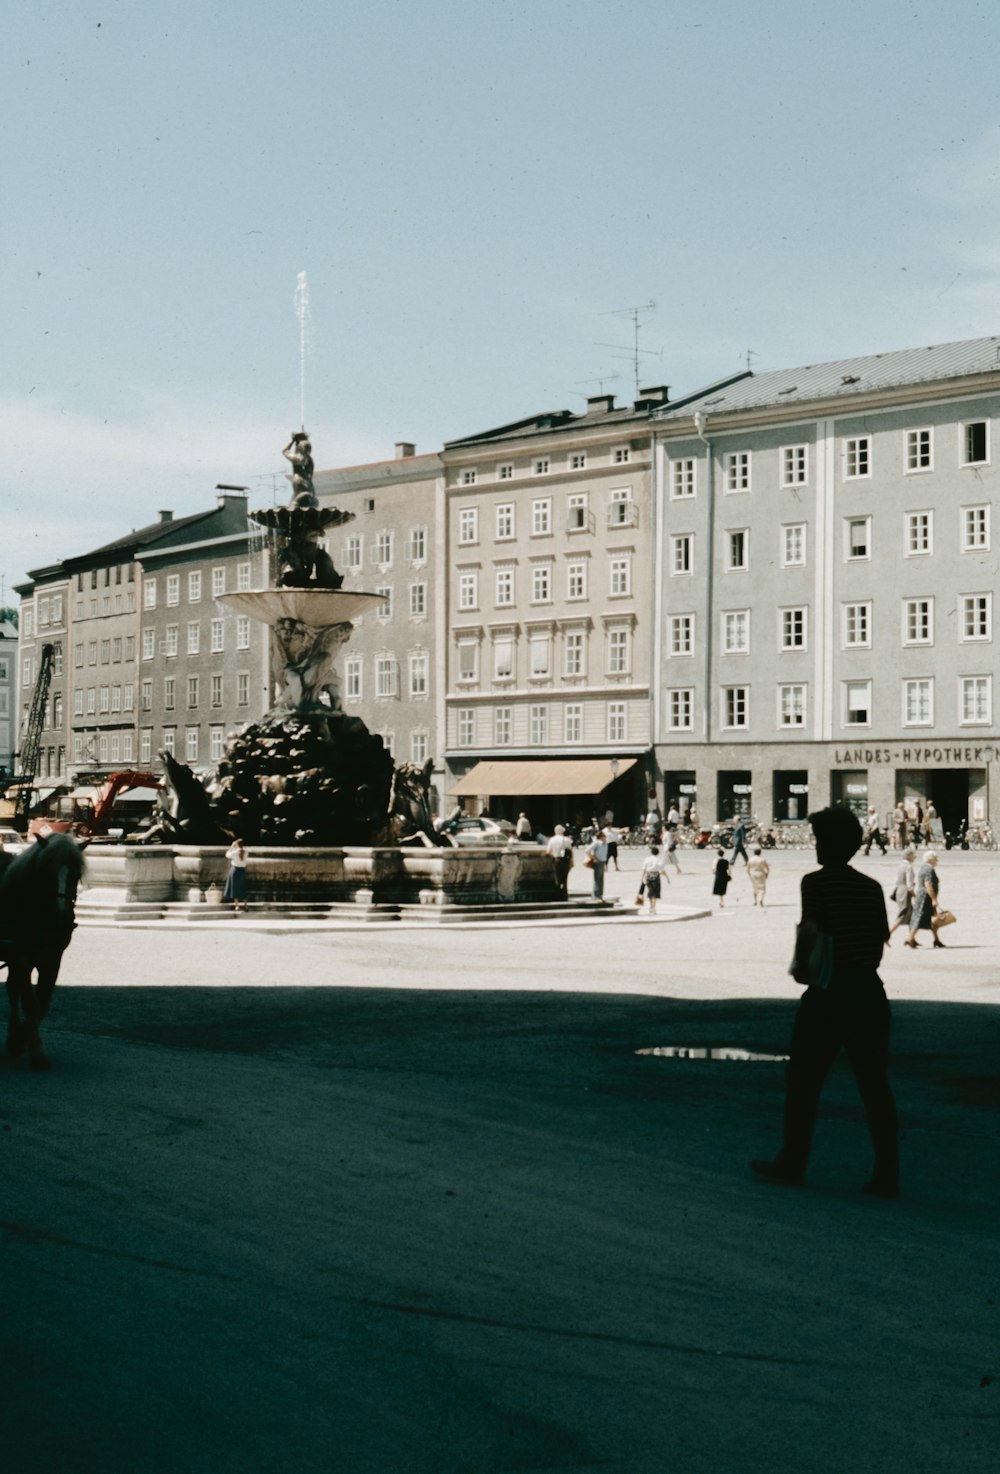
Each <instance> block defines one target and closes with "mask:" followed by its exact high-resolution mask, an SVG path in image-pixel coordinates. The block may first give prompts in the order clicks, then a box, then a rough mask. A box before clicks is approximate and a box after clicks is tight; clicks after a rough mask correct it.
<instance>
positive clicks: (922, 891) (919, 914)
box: [904, 850, 955, 950]
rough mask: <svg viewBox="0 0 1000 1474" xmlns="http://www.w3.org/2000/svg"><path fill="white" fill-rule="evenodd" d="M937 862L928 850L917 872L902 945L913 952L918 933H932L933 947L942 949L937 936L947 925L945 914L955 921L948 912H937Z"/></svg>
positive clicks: (938, 884) (938, 886)
mask: <svg viewBox="0 0 1000 1474" xmlns="http://www.w3.org/2000/svg"><path fill="white" fill-rule="evenodd" d="M937 862H938V857H937V854H936V853H935V851H934V850H928V851H927V853H926V855H925V856H924V863H923V864H922V865H921V867H920V869H919V870H918V871H917V886H916V894H915V895H914V898H913V912H912V914H911V916H910V935H909V936H908V937H907V939H906V942H905V943H904V945H905V946H907V947H912V948H913V949H914V950H916V948H917V947H918V945H919V943H918V942H917V932H918V931H929V932H932V933H933V936H934V945H935V947H943V946H944V942H942V940H941V938H940V937H939V936H938V927H939V926H944V925H946V924H947V923H946V922H945V921H944V916H945V915H946V914H947V916H948V920H949V921H954V919H955V918H954V917H953V916H952V914H951V912H950V911H949V912H947V913H945V912H942V911H939V910H938V891H939V890H940V889H941V882H940V880H939V879H938V873H937V870H936V868H935V867H936V865H937Z"/></svg>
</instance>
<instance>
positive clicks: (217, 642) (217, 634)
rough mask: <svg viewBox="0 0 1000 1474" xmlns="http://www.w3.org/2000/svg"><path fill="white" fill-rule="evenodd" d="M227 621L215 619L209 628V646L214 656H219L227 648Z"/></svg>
mask: <svg viewBox="0 0 1000 1474" xmlns="http://www.w3.org/2000/svg"><path fill="white" fill-rule="evenodd" d="M224 632H225V621H224V620H221V619H213V620H212V622H211V624H210V626H209V644H210V646H211V651H212V654H213V655H218V654H220V653H221V652H222V650H223V649H224V648H225V633H224Z"/></svg>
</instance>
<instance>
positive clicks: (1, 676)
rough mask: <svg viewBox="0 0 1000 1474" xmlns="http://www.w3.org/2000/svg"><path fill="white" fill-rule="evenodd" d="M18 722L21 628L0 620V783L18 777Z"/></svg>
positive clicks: (6, 620) (5, 620)
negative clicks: (0, 780)
mask: <svg viewBox="0 0 1000 1474" xmlns="http://www.w3.org/2000/svg"><path fill="white" fill-rule="evenodd" d="M17 722H18V708H17V625H16V624H13V623H12V622H11V621H10V620H8V619H0V779H4V778H11V777H13V775H14V750H15V745H16V734H17Z"/></svg>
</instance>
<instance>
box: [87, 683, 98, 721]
mask: <svg viewBox="0 0 1000 1474" xmlns="http://www.w3.org/2000/svg"><path fill="white" fill-rule="evenodd" d="M87 715H88V716H89V717H92V716H96V715H97V691H96V688H95V687H93V686H88V687H87Z"/></svg>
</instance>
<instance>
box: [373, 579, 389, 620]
mask: <svg viewBox="0 0 1000 1474" xmlns="http://www.w3.org/2000/svg"><path fill="white" fill-rule="evenodd" d="M375 592H376V594H378V596H379V598H380V599H381V601H382V602H381V603H380V604H376V606H375V613H376V614H377V615H378V617H379V619H391V618H392V589H391V588H389V586H388V585H387V584H383V585H382V587H381V588H378V589H376V590H375Z"/></svg>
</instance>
